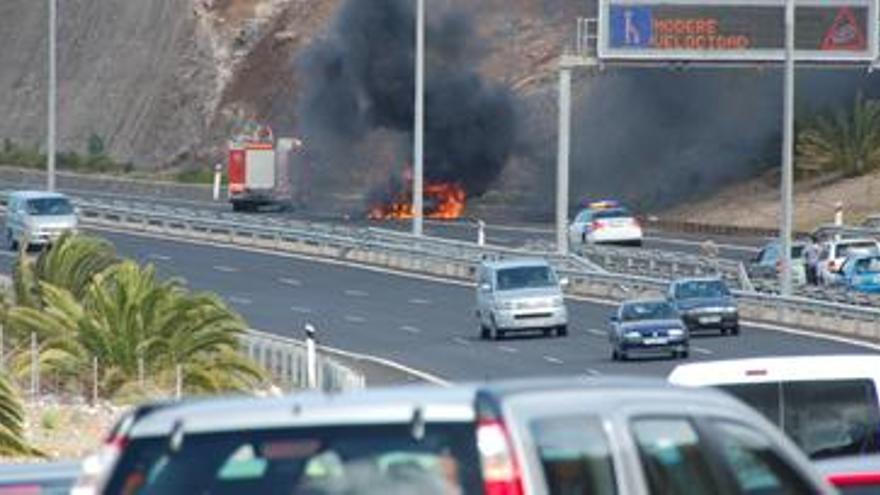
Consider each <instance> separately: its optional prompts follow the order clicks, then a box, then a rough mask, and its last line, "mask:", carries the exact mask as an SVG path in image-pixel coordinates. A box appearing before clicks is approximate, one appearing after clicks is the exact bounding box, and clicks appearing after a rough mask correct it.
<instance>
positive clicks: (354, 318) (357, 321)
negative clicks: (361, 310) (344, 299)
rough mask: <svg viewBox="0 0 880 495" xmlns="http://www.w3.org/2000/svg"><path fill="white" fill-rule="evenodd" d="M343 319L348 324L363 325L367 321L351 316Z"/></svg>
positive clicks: (361, 317) (360, 317)
mask: <svg viewBox="0 0 880 495" xmlns="http://www.w3.org/2000/svg"><path fill="white" fill-rule="evenodd" d="M344 319H345V321H347V322H349V323H363V322H365V321H367V319H366V318H364V317H363V316H352V315H345V318H344Z"/></svg>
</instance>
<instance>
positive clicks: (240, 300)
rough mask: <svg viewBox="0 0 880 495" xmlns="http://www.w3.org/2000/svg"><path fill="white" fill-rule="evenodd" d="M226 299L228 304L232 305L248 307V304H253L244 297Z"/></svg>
mask: <svg viewBox="0 0 880 495" xmlns="http://www.w3.org/2000/svg"><path fill="white" fill-rule="evenodd" d="M226 299H227V300H228V301H229V302H231V303H232V304H242V305H248V304H250V303H252V302H253V301H251V300H250V299H248V298H246V297H238V296H229V297H228V298H226Z"/></svg>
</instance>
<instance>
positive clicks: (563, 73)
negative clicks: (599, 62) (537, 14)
mask: <svg viewBox="0 0 880 495" xmlns="http://www.w3.org/2000/svg"><path fill="white" fill-rule="evenodd" d="M570 146H571V67H568V66H562V67H561V68H560V69H559V143H558V150H557V156H556V250H557V251H558V252H559V254H568V193H569V185H568V171H569V165H570V164H569V155H570Z"/></svg>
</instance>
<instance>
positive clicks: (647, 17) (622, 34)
mask: <svg viewBox="0 0 880 495" xmlns="http://www.w3.org/2000/svg"><path fill="white" fill-rule="evenodd" d="M651 24H652V23H651V7H645V6H631V5H612V6H611V40H610V41H611V46H612V47H614V48H640V47H648V46H650V45H651Z"/></svg>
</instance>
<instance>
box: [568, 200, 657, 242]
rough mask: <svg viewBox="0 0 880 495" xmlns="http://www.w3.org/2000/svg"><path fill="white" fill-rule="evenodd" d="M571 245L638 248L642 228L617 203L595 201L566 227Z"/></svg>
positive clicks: (629, 213) (641, 237)
mask: <svg viewBox="0 0 880 495" xmlns="http://www.w3.org/2000/svg"><path fill="white" fill-rule="evenodd" d="M568 235H569V239H570V241H571V242H572V243H581V244H603V243H604V244H624V245H632V246H641V245H642V239H643V232H642V226H641V225H640V224H639V221H638V220H637V219H636V218H635V216H634V215H633V214H632V213H631V212H630V211H629V210H628V209H626V208H624V207H623V206H620V204H619V203H617V202H612V201H599V202H594V203H591V204H589V206H588V207H587V208H585V209H584V210H582V211H581V212H580V213H578V214H577V215H576V216H575V218H574V220H573V221H572V222H571V224H570V225H569V227H568Z"/></svg>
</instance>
